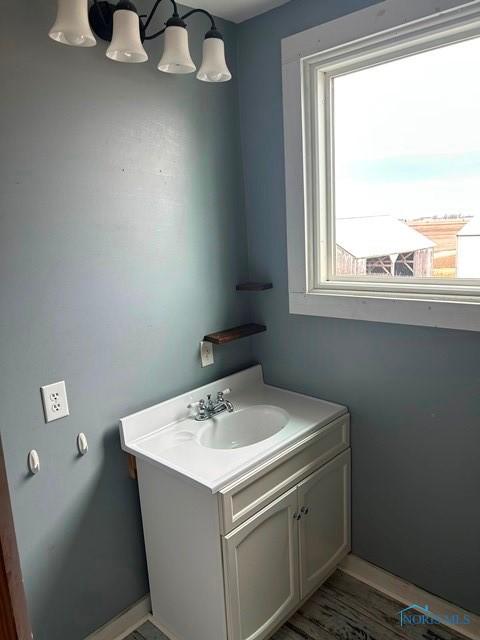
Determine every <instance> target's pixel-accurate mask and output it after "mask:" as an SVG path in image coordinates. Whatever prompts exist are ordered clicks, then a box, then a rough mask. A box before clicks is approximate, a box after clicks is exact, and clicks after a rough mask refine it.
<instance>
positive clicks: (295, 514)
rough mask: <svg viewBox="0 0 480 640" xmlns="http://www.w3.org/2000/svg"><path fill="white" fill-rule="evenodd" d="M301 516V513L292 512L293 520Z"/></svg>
mask: <svg viewBox="0 0 480 640" xmlns="http://www.w3.org/2000/svg"><path fill="white" fill-rule="evenodd" d="M301 517H302V514H301V513H294V514H293V519H294V520H300V518H301Z"/></svg>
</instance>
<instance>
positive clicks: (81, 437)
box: [77, 433, 88, 456]
mask: <svg viewBox="0 0 480 640" xmlns="http://www.w3.org/2000/svg"><path fill="white" fill-rule="evenodd" d="M77 447H78V453H79V454H80V455H81V456H84V455H85V454H86V453H87V451H88V442H87V436H86V435H85V434H84V433H79V434H78V436H77Z"/></svg>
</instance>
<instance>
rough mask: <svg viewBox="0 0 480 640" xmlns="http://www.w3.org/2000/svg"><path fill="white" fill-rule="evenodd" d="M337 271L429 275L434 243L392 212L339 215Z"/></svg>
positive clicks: (422, 276)
mask: <svg viewBox="0 0 480 640" xmlns="http://www.w3.org/2000/svg"><path fill="white" fill-rule="evenodd" d="M336 240H337V269H336V273H337V275H348V276H351V275H356V276H362V275H369V274H375V275H384V276H415V277H417V278H426V277H431V276H432V270H433V248H434V246H435V243H434V242H432V241H431V240H430V239H429V238H427V237H426V236H424V235H423V234H421V233H419V232H418V231H415V229H412V228H411V227H409V226H408V225H407V224H406V223H405V222H402V221H401V220H397V219H396V218H394V217H392V216H386V215H385V216H365V217H358V218H340V219H337V225H336Z"/></svg>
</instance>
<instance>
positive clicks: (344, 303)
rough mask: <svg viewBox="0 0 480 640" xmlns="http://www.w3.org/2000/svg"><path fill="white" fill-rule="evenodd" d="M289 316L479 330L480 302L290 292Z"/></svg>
mask: <svg viewBox="0 0 480 640" xmlns="http://www.w3.org/2000/svg"><path fill="white" fill-rule="evenodd" d="M289 301H290V313H292V314H300V315H308V316H321V317H326V318H344V319H349V320H364V321H367V322H386V323H393V324H408V325H418V326H423V327H437V328H443V329H462V330H465V331H480V302H459V301H443V300H442V301H439V300H429V299H418V298H417V299H409V298H392V297H390V298H386V297H380V296H373V295H370V296H367V295H365V293H363V294H362V295H356V294H346V293H345V292H342V291H338V292H332V291H328V292H320V291H316V292H315V293H313V292H312V293H298V292H290V294H289Z"/></svg>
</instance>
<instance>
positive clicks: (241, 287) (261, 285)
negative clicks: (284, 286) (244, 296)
mask: <svg viewBox="0 0 480 640" xmlns="http://www.w3.org/2000/svg"><path fill="white" fill-rule="evenodd" d="M267 289H273V284H272V283H271V282H241V283H240V284H237V291H266V290H267Z"/></svg>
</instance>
